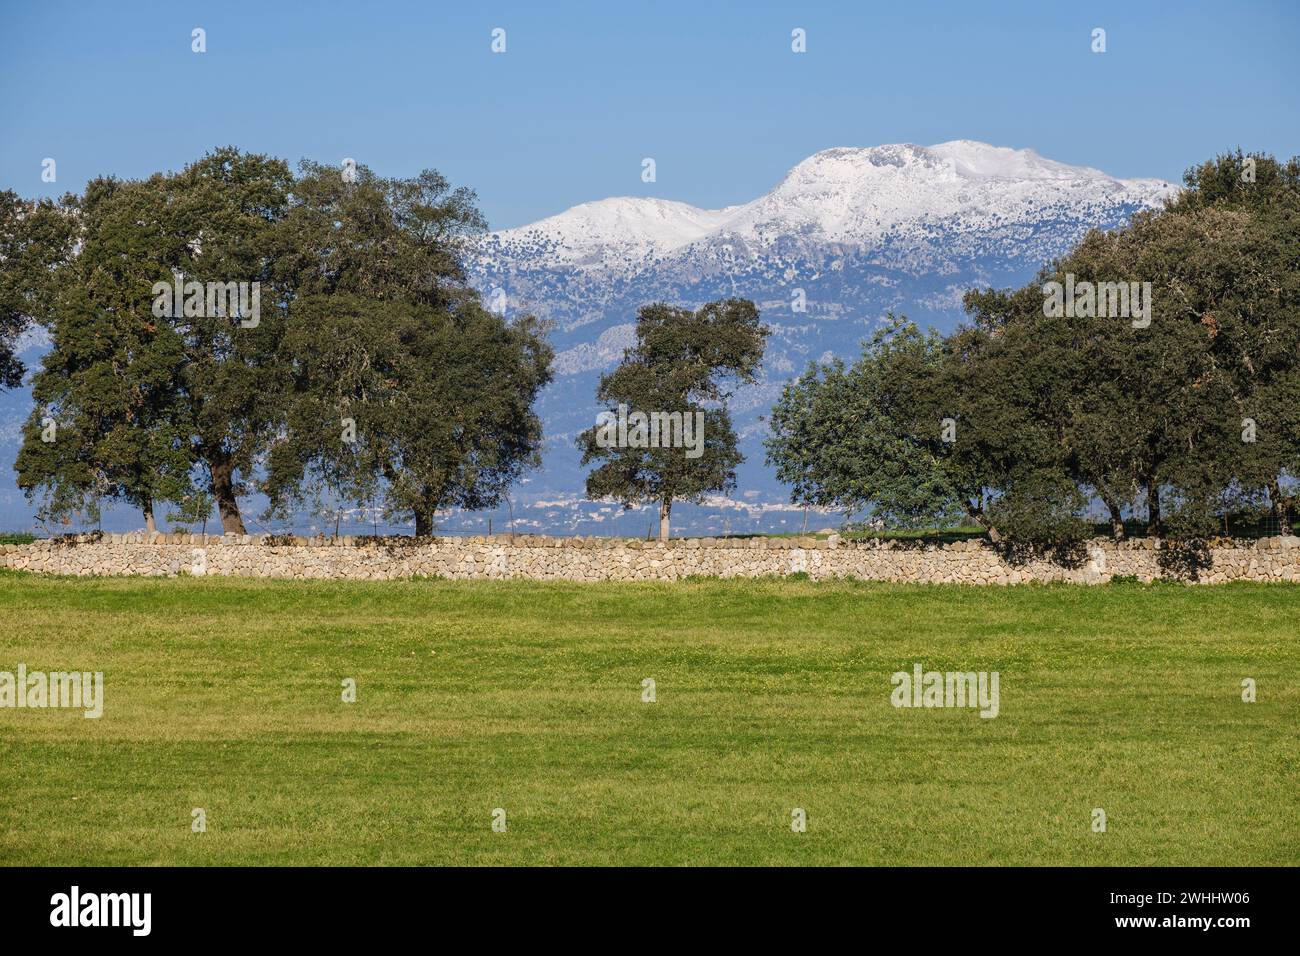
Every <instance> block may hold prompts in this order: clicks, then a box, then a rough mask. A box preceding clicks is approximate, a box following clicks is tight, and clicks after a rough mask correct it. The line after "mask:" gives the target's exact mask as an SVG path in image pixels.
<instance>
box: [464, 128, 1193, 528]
mask: <svg viewBox="0 0 1300 956" xmlns="http://www.w3.org/2000/svg"><path fill="white" fill-rule="evenodd" d="M1177 190H1178V187H1177V186H1175V185H1173V184H1171V183H1167V182H1164V181H1161V180H1157V179H1116V178H1115V177H1112V176H1108V175H1107V174H1105V173H1103V172H1101V171H1100V170H1096V169H1091V168H1088V167H1082V166H1070V165H1066V164H1064V163H1059V162H1055V161H1053V160H1050V159H1046V158H1044V157H1042V156H1040V155H1038V154H1037V153H1035V152H1034V151H1033V150H1029V149H1019V150H1018V149H1008V148H1004V147H999V146H990V145H988V144H987V143H979V142H973V141H970V140H957V141H954V142H949V143H940V144H938V145H936V146H915V145H890V146H876V147H870V148H837V149H828V150H824V151H823V152H820V153H816V154H814V155H812V156H810V157H809V158H808V159H805V160H804V161H803V162H801V163H799V164H798V165H797V166H795V167H794V168H793V169H791V170H790V172H789V173H787V174H786V176H785V178H784V179H782V180H781V182H780V183H778V184H777V185H776V186H775V187H774V188H773V189H772V190H771V191H770V192H768V193H766V194H765V195H763V196H760V197H758V198H757V199H754V200H753V201H751V202H748V203H743V204H741V205H737V206H729V207H727V208H725V209H697V208H695V207H694V206H690V205H688V204H686V203H680V202H671V201H668V200H663V199H652V198H637V197H618V198H613V199H604V200H599V201H596V202H589V203H583V204H582V205H579V206H575V207H573V208H572V209H569V210H567V211H565V212H562V213H560V214H559V215H556V216H551V217H549V218H546V219H543V220H540V221H539V222H535V223H532V224H530V225H527V226H521V227H519V228H516V229H506V230H502V231H499V232H495V233H492V234H491V235H489V236H487V237H486V238H485V240H484V241H483V242H482V243H481V244H480V245H479V246H478V247H477V248H476V249H475V250H474V253H473V255H471V256H470V257H469V259H468V262H467V266H468V268H469V271H470V274H471V277H472V280H473V281H474V283H475V285H476V286H477V287H478V288H479V289H480V290H482V291H483V293H484V294H485V295H486V296H488V298H489V301H493V296H494V295H495V301H497V302H500V301H501V297H502V293H504V298H505V301H506V303H507V308H508V309H510V310H523V311H529V312H532V313H534V314H536V315H539V316H541V317H542V318H546V319H550V320H552V321H553V322H554V325H555V333H554V343H555V345H556V349H557V352H558V356H557V362H556V382H555V384H554V385H552V386H551V388H550V389H549V390H548V392H547V393H546V395H545V397H544V399H543V402H542V411H543V415H544V417H545V420H546V424H547V434H548V450H547V466H546V468H545V469H544V471H543V472H542V473H541V474H539V475H536V476H535V477H534V478H533V479H532V480H531V481H530V483H529V493H535V494H537V495H539V496H540V497H543V498H546V499H548V500H550V501H552V502H554V501H555V500H564V499H566V498H570V497H580V496H581V489H582V480H583V473H582V471H581V469H580V468H579V467H578V464H577V461H578V457H577V454H576V452H575V451H574V447H573V436H574V435H575V434H576V433H577V432H578V431H580V430H581V429H584V428H587V427H590V425H591V424H592V423H593V421H594V418H595V413H596V407H595V403H594V395H595V387H596V382H597V380H598V378H599V375H600V373H602V372H604V371H607V370H608V369H609V368H611V367H613V366H614V365H615V364H616V363H617V362H618V361H619V359H620V358H621V357H622V352H623V349H624V348H626V347H627V346H628V345H630V344H631V342H632V339H633V324H632V323H633V322H634V320H635V316H636V310H637V308H638V307H639V306H641V305H643V304H645V303H648V302H653V301H657V300H662V301H667V302H673V303H677V304H682V305H692V306H695V305H699V304H701V303H704V302H707V301H709V300H711V299H716V298H719V297H723V296H732V295H735V296H742V297H745V298H750V299H753V300H754V301H755V302H756V303H758V305H759V307H760V309H761V310H762V313H763V317H764V319H765V321H766V322H767V323H768V325H770V326H771V327H772V330H773V334H772V336H771V338H770V340H769V343H768V351H767V357H766V361H765V370H764V376H763V379H762V381H761V382H760V383H759V384H758V385H756V386H752V387H749V388H746V389H743V390H741V392H740V393H739V394H737V395H736V396H735V398H734V399H733V401H732V405H731V407H732V412H733V416H734V417H735V419H736V422H737V426H738V427H739V428H740V429H741V432H742V436H743V439H744V440H743V442H742V448H743V450H744V452H745V454H746V457H747V461H746V463H745V465H744V466H742V469H741V472H740V480H739V489H738V490H739V491H740V492H742V493H744V492H747V493H748V494H749V497H748V498H747V499H745V500H746V501H748V502H749V503H750V504H751V505H752V507H753V508H754V509H758V508H759V506H760V505H762V504H766V505H767V506H768V509H769V510H768V511H766V512H764V513H763V514H764V517H762V518H760V517H755V521H760V522H767V524H766V525H765V526H768V527H770V526H771V523H772V522H773V521H776V520H778V519H777V518H775V517H774V515H775V514H776V513H777V512H774V511H772V510H770V509H771V506H773V505H775V504H777V503H778V502H780V501H783V500H785V492H784V490H783V489H781V488H780V487H779V486H777V485H776V483H775V480H774V479H773V478H772V476H771V474H770V472H769V471H768V470H767V469H766V468H765V467H764V466H763V464H762V461H763V452H762V445H761V439H762V436H763V432H764V424H763V417H764V415H765V413H766V411H767V409H768V408H769V407H770V405H771V402H772V401H773V400H774V399H775V397H776V396H777V395H778V394H779V393H780V389H781V386H782V385H783V383H784V382H785V381H787V380H788V379H790V378H791V377H792V376H794V375H797V374H799V372H800V371H802V369H803V368H804V366H805V365H806V364H807V362H808V361H809V360H810V359H817V358H822V357H824V356H827V355H841V356H844V357H846V358H847V357H851V356H855V355H856V354H857V353H858V351H859V345H860V342H861V341H862V339H864V338H866V337H867V336H868V335H869V334H870V331H871V328H872V327H873V326H874V325H875V324H876V323H877V322H878V321H880V320H881V319H882V318H884V316H885V314H886V313H887V312H890V311H893V312H897V313H905V314H906V315H908V316H909V317H911V318H913V319H915V320H917V321H919V322H921V323H923V324H932V325H936V326H938V327H940V328H942V329H944V330H947V329H950V328H951V327H952V326H953V325H955V324H956V322H957V321H959V320H960V318H961V316H962V311H961V296H962V294H963V293H964V292H965V291H966V290H967V289H969V288H972V287H975V286H985V285H994V286H1009V285H1019V284H1022V283H1024V282H1026V281H1028V280H1029V279H1030V278H1032V276H1033V274H1034V273H1035V271H1036V270H1037V269H1038V268H1039V267H1040V266H1041V265H1043V264H1044V263H1045V262H1047V261H1049V260H1050V259H1052V258H1054V257H1056V256H1058V255H1061V254H1062V253H1064V252H1065V251H1067V250H1068V249H1069V248H1070V247H1071V246H1072V245H1073V244H1074V243H1075V242H1077V241H1078V240H1079V239H1080V238H1081V237H1082V236H1083V234H1084V233H1085V232H1086V231H1087V230H1088V229H1091V228H1094V227H1102V228H1110V227H1114V226H1117V225H1120V224H1122V223H1124V222H1125V221H1127V219H1128V218H1129V217H1130V216H1131V215H1132V214H1133V213H1134V212H1136V211H1138V210H1139V209H1142V208H1147V207H1153V206H1158V205H1159V204H1160V203H1161V202H1162V200H1164V199H1166V198H1169V197H1172V196H1173V195H1174V194H1175V193H1176V192H1177ZM498 290H499V291H498ZM756 515H757V511H756ZM715 518H716V516H715V517H711V518H706V517H704V516H700V518H699V520H701V521H704V522H705V524H704V525H702V527H706V526H707V527H720V525H719V521H720V519H716V520H715Z"/></svg>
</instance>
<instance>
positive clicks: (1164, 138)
mask: <svg viewBox="0 0 1300 956" xmlns="http://www.w3.org/2000/svg"><path fill="white" fill-rule="evenodd" d="M194 27H202V28H204V29H205V30H206V31H207V47H208V50H207V52H206V53H204V54H201V55H200V54H195V53H192V52H191V50H190V31H191V29H192V28H194ZM494 27H501V28H504V29H505V30H506V52H505V53H504V54H493V53H492V52H491V50H490V42H491V36H490V34H491V31H492V29H493V28H494ZM796 27H800V28H803V29H804V30H806V31H807V47H808V49H807V52H806V53H804V54H794V53H792V52H791V49H790V42H791V41H790V32H791V30H792V29H794V28H796ZM1094 27H1101V28H1103V29H1105V30H1106V45H1107V50H1106V52H1105V53H1104V54H1094V53H1093V52H1092V51H1091V49H1090V44H1091V39H1090V34H1091V31H1092V30H1093V28H1094ZM1297 48H1300V4H1297V3H1295V2H1294V0H1279V2H1240V3H1232V4H1224V3H1200V2H1196V3H1137V2H1122V3H1088V4H1061V3H1044V2H1038V3H998V4H980V3H973V2H924V0H909V2H905V3H888V4H886V3H869V2H861V0H859V2H853V3H820V4H819V3H762V2H748V3H734V4H722V3H709V2H700V0H696V2H692V3H671V2H670V3H660V2H656V3H644V4H636V5H626V4H618V5H615V4H613V3H609V2H602V3H567V4H561V3H545V4H544V3H536V2H533V3H520V4H491V3H481V4H480V3H461V4H445V3H437V2H428V0H425V2H411V3H406V2H394V3H384V2H347V3H335V2H310V3H307V2H304V3H272V2H267V0H262V2H258V3H248V2H243V0H227V2H221V3H216V2H212V3H185V2H175V0H173V2H166V3H163V2H160V3H133V2H130V0H119V2H113V3H62V2H53V0H47V2H40V3H18V2H15V0H5V2H4V4H3V7H2V8H0V187H7V188H12V189H15V190H17V191H18V192H19V193H22V194H24V195H29V196H31V195H52V194H57V193H62V192H64V191H67V190H75V189H79V188H80V187H81V186H82V185H83V184H84V183H85V181H86V179H87V178H88V177H90V176H93V175H96V174H108V173H111V174H116V175H119V176H125V177H133V176H141V175H146V174H148V173H150V172H153V171H156V170H160V169H173V168H178V167H180V166H182V165H184V164H185V163H186V162H187V161H189V160H192V159H194V158H196V157H197V156H199V155H201V154H202V153H203V152H205V151H206V150H207V149H209V148H211V147H213V146H216V145H223V144H227V143H233V144H236V145H238V146H240V147H242V148H244V149H248V150H255V151H263V152H269V153H272V154H275V155H278V156H282V157H284V158H286V159H289V160H291V161H294V162H296V161H297V160H298V159H300V158H302V157H304V156H306V157H311V158H314V159H319V160H321V161H329V162H338V161H339V160H341V159H342V158H343V157H345V156H351V157H355V158H357V160H358V161H360V162H363V163H366V164H367V165H369V166H371V167H372V168H374V169H375V170H376V171H377V172H380V173H382V174H385V175H409V174H412V173H415V172H417V171H418V170H419V169H421V168H424V167H434V168H437V169H439V170H441V171H442V172H443V173H444V174H445V175H447V176H448V178H450V179H451V180H452V181H453V182H455V183H457V184H465V185H469V186H472V187H473V188H474V189H476V190H477V192H478V195H479V201H480V205H481V207H482V209H483V211H484V213H485V214H486V215H487V217H488V219H489V222H490V223H491V225H492V226H493V227H494V228H499V227H507V226H514V225H519V224H522V223H525V222H529V221H532V220H534V219H537V218H540V217H542V216H545V215H550V214H552V213H556V212H559V211H561V210H563V209H565V208H567V207H569V206H571V205H573V204H575V203H578V202H583V201H586V200H591V199H599V198H603V197H606V196H611V195H646V196H660V197H663V198H670V199H680V200H683V201H686V202H690V203H693V204H696V205H699V206H707V207H717V206H723V205H728V204H731V203H736V202H743V201H747V200H749V199H752V198H754V197H755V196H758V195H760V194H761V193H763V192H765V191H766V190H768V189H770V188H771V187H772V186H773V185H775V184H776V183H777V182H778V181H779V180H780V178H781V176H782V175H783V174H784V173H785V171H786V170H787V169H788V168H789V167H790V166H792V165H794V164H795V163H797V162H798V161H799V160H801V159H803V158H805V157H806V156H808V155H809V154H811V153H813V152H816V151H817V150H820V149H826V148H828V147H832V146H872V145H876V144H879V143H892V142H915V143H922V144H929V143H934V142H941V141H943V140H949V139H979V140H985V141H987V142H991V143H995V144H998V145H1004V146H1015V147H1025V146H1028V147H1032V148H1034V149H1036V150H1038V151H1039V152H1040V153H1042V154H1044V155H1045V156H1048V157H1050V158H1053V159H1058V160H1061V161H1064V162H1069V163H1076V164H1082V165H1089V166H1096V167H1098V168H1100V169H1104V170H1106V171H1107V172H1110V173H1113V174H1115V175H1120V176H1160V177H1163V178H1167V179H1175V180H1176V179H1178V178H1179V177H1180V176H1181V174H1182V171H1183V170H1184V169H1185V168H1186V167H1187V166H1188V165H1189V164H1191V163H1192V162H1195V161H1199V160H1201V159H1204V158H1208V157H1209V156H1211V155H1213V154H1214V153H1215V152H1218V151H1221V150H1223V149H1226V148H1230V147H1235V146H1237V145H1241V146H1242V147H1244V148H1246V149H1262V150H1265V151H1269V152H1273V153H1275V154H1277V155H1279V156H1287V157H1289V156H1291V155H1295V154H1297V153H1300V119H1298V117H1300V82H1298V81H1300V66H1297V63H1300V56H1297V53H1296V50H1297ZM45 157H53V158H55V159H56V161H57V163H58V167H57V170H58V181H57V183H55V184H53V185H51V184H47V183H43V182H41V179H40V172H41V160H42V159H44V158H45ZM644 157H653V158H654V159H655V161H656V165H657V174H658V175H657V181H656V182H655V183H650V184H647V183H643V182H642V181H641V176H640V173H641V160H642V158H644Z"/></svg>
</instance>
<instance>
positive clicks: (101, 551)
mask: <svg viewBox="0 0 1300 956" xmlns="http://www.w3.org/2000/svg"><path fill="white" fill-rule="evenodd" d="M0 567H6V568H14V569H18V570H25V571H35V572H41V573H45V574H63V575H77V576H88V575H154V576H169V575H182V574H189V575H209V574H215V575H238V576H245V577H264V578H338V579H354V580H385V579H395V578H412V577H442V578H457V579H465V578H475V579H501V578H525V579H530V580H566V581H673V580H678V579H681V578H685V577H691V576H701V577H719V578H736V577H742V578H743V577H763V576H776V575H791V574H798V573H804V574H807V575H808V577H810V578H813V579H819V580H820V579H827V578H836V577H843V578H857V579H860V580H871V581H911V582H921V583H930V584H999V585H1009V584H1023V583H1028V582H1034V581H1037V582H1051V581H1065V582H1073V583H1078V584H1100V583H1104V582H1106V581H1109V580H1111V579H1112V578H1113V577H1116V576H1131V577H1135V578H1137V579H1139V580H1141V581H1146V582H1149V581H1153V580H1156V579H1161V578H1164V579H1174V580H1184V581H1189V582H1191V581H1194V582H1197V583H1219V582H1224V581H1300V538H1295V537H1281V538H1264V539H1261V540H1259V541H1222V542H1218V543H1216V544H1215V545H1213V546H1209V547H1207V548H1204V549H1202V550H1200V551H1195V552H1192V551H1188V550H1185V549H1177V548H1172V547H1169V546H1166V545H1162V543H1161V542H1159V541H1156V540H1153V539H1149V538H1148V539H1133V540H1130V541H1123V542H1114V541H1110V540H1107V539H1097V540H1094V541H1091V542H1088V543H1087V544H1086V545H1085V546H1084V547H1083V548H1081V549H1080V550H1079V551H1078V552H1077V553H1076V554H1075V555H1074V556H1072V557H1071V558H1070V559H1068V560H1065V561H1059V560H1051V559H1048V558H1044V557H1035V558H1030V559H1020V558H1016V557H1014V556H1009V555H1006V554H1004V553H1002V552H1000V551H998V550H996V549H994V548H993V547H991V546H990V545H988V544H987V543H986V542H983V541H975V540H972V541H957V542H953V543H950V544H940V543H933V542H928V543H918V542H905V541H876V540H871V541H844V540H841V539H840V538H839V536H838V535H831V536H830V537H829V538H739V539H736V538H731V539H714V538H690V539H682V540H676V541H672V542H671V543H670V544H668V545H667V546H664V545H661V544H659V543H658V542H649V541H638V540H628V539H614V538H553V537H542V536H535V535H518V536H515V537H514V538H513V539H512V538H511V537H510V536H509V535H497V536H494V537H491V536H490V537H464V538H430V539H423V540H415V539H410V538H389V539H378V540H376V539H366V538H339V539H337V540H331V539H328V538H312V539H308V538H297V539H292V540H284V539H269V538H267V537H266V536H249V535H243V536H231V535H227V536H220V535H185V534H154V535H146V534H144V533H134V534H103V535H83V536H77V537H66V538H55V539H43V540H39V541H35V542H32V543H30V544H21V545H2V546H0Z"/></svg>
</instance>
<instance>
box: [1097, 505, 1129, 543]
mask: <svg viewBox="0 0 1300 956" xmlns="http://www.w3.org/2000/svg"><path fill="white" fill-rule="evenodd" d="M1102 501H1105V503H1106V509H1107V510H1108V511H1109V512H1110V533H1111V534H1112V535H1114V536H1115V540H1116V541H1123V540H1124V512H1123V510H1122V509H1121V508H1120V506H1119V505H1117V504H1116V503H1115V502H1113V501H1107V500H1106V499H1105V498H1103V499H1102Z"/></svg>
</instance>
